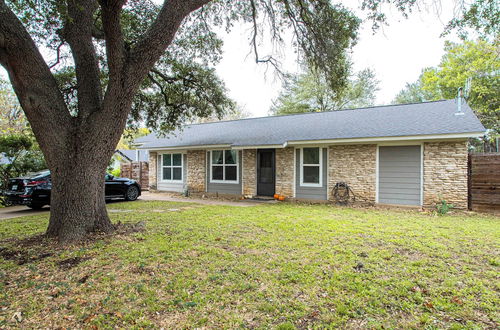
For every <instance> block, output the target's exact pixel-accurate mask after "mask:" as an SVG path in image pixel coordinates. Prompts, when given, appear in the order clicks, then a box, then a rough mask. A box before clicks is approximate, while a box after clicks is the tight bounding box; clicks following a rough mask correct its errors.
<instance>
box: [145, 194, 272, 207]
mask: <svg viewBox="0 0 500 330" xmlns="http://www.w3.org/2000/svg"><path fill="white" fill-rule="evenodd" d="M139 199H140V200H143V201H167V202H188V203H197V204H203V205H228V206H241V207H248V206H255V205H259V204H262V203H263V202H260V201H254V200H242V201H231V200H222V199H209V198H206V199H205V198H191V197H189V198H188V197H182V196H176V195H172V194H169V193H151V192H149V191H143V192H142V195H141V197H139ZM272 202H274V201H266V202H265V203H272Z"/></svg>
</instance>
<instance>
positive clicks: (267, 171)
mask: <svg viewBox="0 0 500 330" xmlns="http://www.w3.org/2000/svg"><path fill="white" fill-rule="evenodd" d="M275 182H276V152H275V149H258V150H257V195H258V196H273V195H274V193H275V186H276V184H275Z"/></svg>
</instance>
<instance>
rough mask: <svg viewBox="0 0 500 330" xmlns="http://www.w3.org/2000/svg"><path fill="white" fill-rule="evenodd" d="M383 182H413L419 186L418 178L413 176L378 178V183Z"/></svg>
mask: <svg viewBox="0 0 500 330" xmlns="http://www.w3.org/2000/svg"><path fill="white" fill-rule="evenodd" d="M384 183H413V184H418V185H419V186H420V180H416V179H415V178H379V184H384Z"/></svg>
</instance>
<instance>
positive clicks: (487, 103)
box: [395, 39, 500, 132]
mask: <svg viewBox="0 0 500 330" xmlns="http://www.w3.org/2000/svg"><path fill="white" fill-rule="evenodd" d="M445 51H446V53H445V55H444V56H443V58H442V59H441V63H439V65H438V66H437V67H435V68H426V69H424V70H423V71H422V74H421V75H420V77H419V79H418V80H417V81H416V82H414V83H412V84H407V85H406V87H405V88H404V89H403V90H402V91H401V92H400V93H399V94H398V95H397V96H396V99H395V102H396V103H406V102H421V101H432V100H440V99H453V98H455V97H457V90H458V88H459V87H464V86H465V83H466V81H467V79H471V89H470V93H469V95H468V97H467V102H468V104H469V105H470V106H471V108H472V109H473V110H474V111H475V113H476V114H477V115H478V117H479V119H480V120H481V122H482V123H483V125H484V126H485V127H486V128H489V129H492V130H495V131H496V132H500V92H499V91H500V57H499V54H498V43H492V42H488V41H485V40H481V39H480V40H477V41H464V42H463V43H451V42H448V43H446V46H445Z"/></svg>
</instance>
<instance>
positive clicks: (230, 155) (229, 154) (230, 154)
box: [224, 150, 237, 164]
mask: <svg viewBox="0 0 500 330" xmlns="http://www.w3.org/2000/svg"><path fill="white" fill-rule="evenodd" d="M236 152H237V151H236V150H226V151H224V154H225V155H226V164H236Z"/></svg>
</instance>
